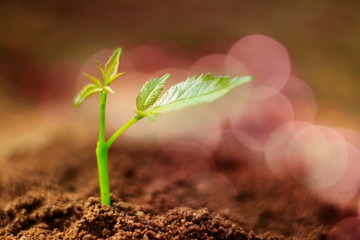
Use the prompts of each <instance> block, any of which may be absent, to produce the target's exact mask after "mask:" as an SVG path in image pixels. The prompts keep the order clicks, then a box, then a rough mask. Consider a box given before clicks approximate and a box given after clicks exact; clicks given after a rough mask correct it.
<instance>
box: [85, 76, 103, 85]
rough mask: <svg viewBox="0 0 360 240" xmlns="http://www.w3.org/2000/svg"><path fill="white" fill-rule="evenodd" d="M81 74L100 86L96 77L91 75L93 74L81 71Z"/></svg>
mask: <svg viewBox="0 0 360 240" xmlns="http://www.w3.org/2000/svg"><path fill="white" fill-rule="evenodd" d="M83 75H84V76H86V77H87V78H89V79H90V81H92V82H93V83H94V84H95V85H96V86H98V87H100V88H101V87H102V84H101V82H100V80H99V79H97V78H96V77H93V76H91V75H90V74H87V73H83Z"/></svg>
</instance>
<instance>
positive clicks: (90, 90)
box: [74, 84, 103, 107]
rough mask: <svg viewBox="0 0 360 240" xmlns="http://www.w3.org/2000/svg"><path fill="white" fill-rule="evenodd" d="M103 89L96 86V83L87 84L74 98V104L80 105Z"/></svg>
mask: <svg viewBox="0 0 360 240" xmlns="http://www.w3.org/2000/svg"><path fill="white" fill-rule="evenodd" d="M101 91H103V89H102V88H99V87H98V86H96V85H95V84H89V85H86V86H85V87H83V89H82V90H81V91H80V92H79V93H78V95H76V97H75V99H74V105H75V107H78V106H80V104H81V103H82V102H83V101H84V100H85V99H86V98H88V97H89V96H91V95H93V94H95V93H98V92H101Z"/></svg>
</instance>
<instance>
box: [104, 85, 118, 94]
mask: <svg viewBox="0 0 360 240" xmlns="http://www.w3.org/2000/svg"><path fill="white" fill-rule="evenodd" d="M103 90H104V91H105V92H109V93H112V94H115V92H114V90H112V89H111V87H109V86H105V87H103Z"/></svg>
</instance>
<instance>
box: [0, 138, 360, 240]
mask: <svg viewBox="0 0 360 240" xmlns="http://www.w3.org/2000/svg"><path fill="white" fill-rule="evenodd" d="M72 139H73V138H72ZM123 139H124V138H123ZM232 142H233V141H231V140H229V141H224V142H223V144H222V145H221V147H220V148H219V150H217V152H215V153H214V154H213V156H208V157H204V156H201V154H199V152H197V151H195V152H194V151H190V150H189V149H188V148H175V149H173V150H171V148H169V150H167V152H166V154H164V151H161V150H160V149H159V148H157V147H154V146H152V147H150V146H147V147H146V146H139V145H138V144H136V143H134V144H129V145H126V146H125V145H122V146H119V145H117V146H114V148H112V149H111V150H110V156H109V158H110V171H111V188H112V192H113V195H112V201H113V207H109V206H104V205H101V204H100V203H99V198H98V197H97V196H98V183H97V172H96V171H97V170H96V161H95V157H94V144H85V145H79V144H74V140H70V137H64V136H61V137H58V138H57V139H56V140H54V141H53V142H52V143H49V144H48V146H47V147H46V148H43V149H42V150H39V151H23V152H17V153H16V154H13V155H12V156H11V157H9V158H8V159H5V160H3V161H2V162H0V176H1V178H0V199H1V200H0V239H21V240H25V239H87V240H90V239H328V232H329V231H330V229H331V228H332V227H333V225H334V224H335V223H337V222H338V221H339V220H341V219H343V218H345V217H346V216H351V215H354V216H355V215H356V212H355V211H353V210H349V209H344V208H343V209H340V208H338V207H336V206H334V205H331V204H329V203H324V202H321V201H320V200H318V199H316V198H315V197H314V196H312V195H311V194H310V193H309V192H307V191H306V189H304V188H303V187H302V186H300V185H299V184H297V183H295V182H294V181H291V180H288V181H280V180H278V179H276V178H275V177H274V176H272V175H271V174H269V173H268V171H267V170H266V168H264V167H263V166H261V164H252V163H253V162H252V158H253V156H250V155H247V153H246V151H244V157H239V156H233V155H231V154H230V152H229V151H228V148H229V147H231V146H230V145H231V144H232Z"/></svg>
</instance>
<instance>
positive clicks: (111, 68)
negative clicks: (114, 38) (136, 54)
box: [105, 48, 122, 84]
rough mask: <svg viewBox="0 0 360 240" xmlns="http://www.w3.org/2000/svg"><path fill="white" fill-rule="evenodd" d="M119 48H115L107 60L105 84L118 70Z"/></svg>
mask: <svg viewBox="0 0 360 240" xmlns="http://www.w3.org/2000/svg"><path fill="white" fill-rule="evenodd" d="M121 52H122V50H121V48H117V49H116V50H115V51H114V53H113V55H112V56H111V57H110V58H109V60H108V62H107V63H106V64H105V76H106V81H107V84H108V83H109V82H110V79H111V78H112V77H113V76H115V75H116V74H117V72H118V70H119V64H120V56H121Z"/></svg>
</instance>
